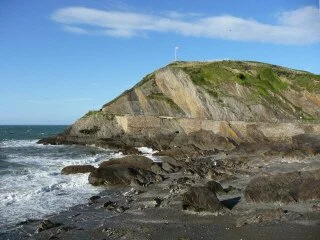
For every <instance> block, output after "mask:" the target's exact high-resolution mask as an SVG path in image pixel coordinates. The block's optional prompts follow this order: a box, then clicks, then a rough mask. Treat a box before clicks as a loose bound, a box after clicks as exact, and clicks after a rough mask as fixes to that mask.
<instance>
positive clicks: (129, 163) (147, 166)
mask: <svg viewBox="0 0 320 240" xmlns="http://www.w3.org/2000/svg"><path fill="white" fill-rule="evenodd" d="M153 164H154V162H153V161H152V160H151V159H150V158H147V157H145V156H139V155H130V156H125V157H123V158H116V159H110V160H108V161H104V162H102V163H100V164H99V167H101V168H106V167H109V166H115V165H121V166H123V167H130V168H141V169H144V170H147V171H151V166H152V165H153Z"/></svg>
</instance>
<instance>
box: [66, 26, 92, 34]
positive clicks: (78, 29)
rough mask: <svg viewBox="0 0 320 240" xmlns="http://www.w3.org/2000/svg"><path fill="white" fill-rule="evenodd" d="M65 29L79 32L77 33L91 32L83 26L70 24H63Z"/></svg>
mask: <svg viewBox="0 0 320 240" xmlns="http://www.w3.org/2000/svg"><path fill="white" fill-rule="evenodd" d="M63 30H64V31H67V32H71V33H77V34H89V32H88V31H87V30H85V29H83V28H80V27H74V26H68V25H63Z"/></svg>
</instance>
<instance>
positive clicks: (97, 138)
mask: <svg viewBox="0 0 320 240" xmlns="http://www.w3.org/2000/svg"><path fill="white" fill-rule="evenodd" d="M319 120H320V76H319V75H314V74H311V73H308V72H304V71H298V70H292V69H288V68H284V67H280V66H274V65H270V64H265V63H257V62H243V61H241V62H240V61H220V62H175V63H172V64H169V65H168V66H166V67H164V68H161V69H159V70H157V71H155V72H153V73H151V74H149V75H147V76H146V77H145V78H144V79H143V80H142V81H140V82H139V83H138V84H137V85H136V86H134V87H133V88H132V89H130V90H128V91H125V92H124V93H123V94H121V95H120V96H119V97H117V98H116V99H114V100H113V101H111V102H109V103H107V104H105V105H104V106H103V107H102V109H100V110H99V111H90V112H88V113H87V114H86V115H85V116H84V117H82V118H81V119H79V120H78V121H76V122H75V123H74V124H73V125H72V126H70V127H69V128H68V130H67V131H66V132H64V133H63V134H61V135H59V136H56V137H53V138H49V139H45V140H43V141H42V142H44V143H54V144H57V143H81V144H99V145H101V146H106V147H123V146H130V147H132V146H151V147H155V148H157V149H167V148H174V147H176V146H186V147H193V148H195V149H200V150H214V149H218V150H231V149H234V148H235V147H237V146H240V145H241V144H244V143H257V142H259V143H261V142H269V143H270V142H282V143H287V144H289V145H290V146H293V145H294V137H296V136H300V135H302V134H320V125H318V124H316V123H317V122H318V121H319Z"/></svg>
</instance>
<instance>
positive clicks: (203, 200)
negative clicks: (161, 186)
mask: <svg viewBox="0 0 320 240" xmlns="http://www.w3.org/2000/svg"><path fill="white" fill-rule="evenodd" d="M182 207H183V209H188V210H193V211H197V212H200V211H207V212H216V211H218V210H220V209H222V208H223V206H222V204H221V203H220V201H219V199H218V198H217V196H216V194H215V193H214V192H213V191H211V190H209V189H208V188H207V187H191V188H190V189H189V190H188V191H187V192H186V193H185V194H183V196H182Z"/></svg>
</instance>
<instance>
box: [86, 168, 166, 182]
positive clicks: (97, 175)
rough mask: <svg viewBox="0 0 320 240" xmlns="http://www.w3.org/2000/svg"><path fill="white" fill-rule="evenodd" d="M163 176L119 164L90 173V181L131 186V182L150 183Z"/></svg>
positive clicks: (159, 179)
mask: <svg viewBox="0 0 320 240" xmlns="http://www.w3.org/2000/svg"><path fill="white" fill-rule="evenodd" d="M161 180H162V177H161V176H160V175H157V174H155V173H153V172H151V171H147V170H144V169H140V168H130V167H126V166H121V165H119V164H115V165H111V166H108V167H100V168H98V169H96V170H95V171H93V172H91V173H90V175H89V183H90V184H92V185H95V186H98V185H110V186H129V185H131V183H134V184H137V183H139V184H140V185H148V184H150V183H152V182H157V181H161Z"/></svg>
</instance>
